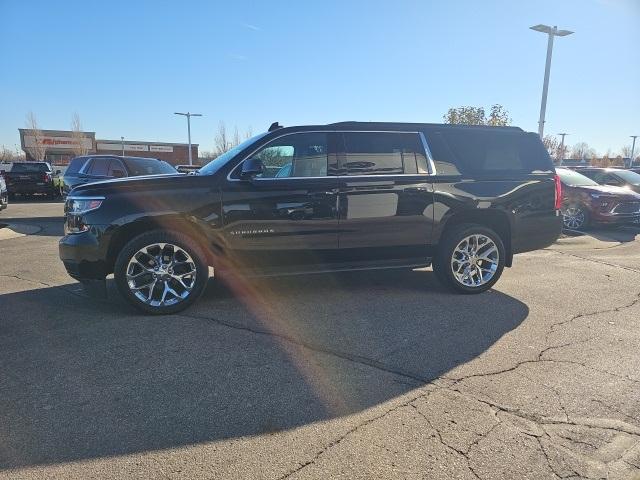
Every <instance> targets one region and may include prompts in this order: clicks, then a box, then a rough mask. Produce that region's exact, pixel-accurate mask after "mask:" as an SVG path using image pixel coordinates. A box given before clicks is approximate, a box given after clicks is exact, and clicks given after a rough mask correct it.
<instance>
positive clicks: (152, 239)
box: [114, 230, 209, 315]
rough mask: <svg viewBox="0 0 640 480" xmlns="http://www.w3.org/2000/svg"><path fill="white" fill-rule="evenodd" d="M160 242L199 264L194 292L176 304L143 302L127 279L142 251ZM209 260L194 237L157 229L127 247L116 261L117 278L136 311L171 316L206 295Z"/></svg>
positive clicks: (125, 296)
mask: <svg viewBox="0 0 640 480" xmlns="http://www.w3.org/2000/svg"><path fill="white" fill-rule="evenodd" d="M156 243H169V244H173V245H175V246H176V247H179V248H180V249H182V250H184V251H185V252H186V253H187V254H188V255H189V256H190V257H191V260H192V261H193V263H194V264H195V271H196V276H195V277H196V278H195V280H194V282H193V284H192V288H191V291H190V292H189V293H188V295H187V296H186V297H185V298H184V299H182V300H179V301H178V302H177V303H174V304H172V305H150V304H148V303H145V302H143V301H142V300H141V299H140V298H138V297H137V296H136V295H135V294H134V293H133V292H132V291H131V289H130V287H129V283H128V280H127V268H128V266H129V262H130V261H131V259H132V257H133V256H134V255H135V254H136V253H137V252H139V251H140V250H141V249H143V248H145V247H147V246H149V245H153V244H156ZM205 258H206V257H205V255H204V254H203V253H202V250H201V248H200V246H199V245H198V244H197V242H195V241H194V240H193V239H191V237H189V236H187V235H184V234H182V233H177V232H171V231H164V230H154V231H151V232H147V233H143V234H141V235H138V236H137V237H134V238H133V239H131V240H130V241H129V242H128V243H127V244H126V245H125V246H124V248H123V249H122V250H121V251H120V253H119V254H118V258H117V259H116V263H115V267H114V278H115V281H116V285H117V287H118V290H119V291H120V294H121V295H122V296H123V297H124V298H125V299H126V300H127V301H128V302H129V303H130V304H131V305H133V306H134V307H135V308H137V309H138V310H140V311H142V312H145V313H150V314H152V315H168V314H172V313H176V312H180V311H182V310H184V309H185V308H187V307H189V306H190V305H192V304H193V303H194V302H195V301H196V300H197V299H198V298H199V297H200V296H201V295H202V292H203V291H204V289H205V287H206V285H207V280H208V277H209V267H208V265H207V262H206V261H205ZM145 275H148V274H145ZM151 275H153V273H152V274H151ZM161 282H162V280H161ZM134 285H135V284H134ZM159 286H160V285H159ZM174 286H175V285H174Z"/></svg>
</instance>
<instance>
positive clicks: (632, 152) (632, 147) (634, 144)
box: [629, 135, 638, 167]
mask: <svg viewBox="0 0 640 480" xmlns="http://www.w3.org/2000/svg"><path fill="white" fill-rule="evenodd" d="M631 138H633V143H632V144H631V158H630V159H629V167H633V154H634V153H635V151H636V138H638V135H631Z"/></svg>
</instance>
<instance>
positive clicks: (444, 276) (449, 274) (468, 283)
mask: <svg viewBox="0 0 640 480" xmlns="http://www.w3.org/2000/svg"><path fill="white" fill-rule="evenodd" d="M504 261H505V249H504V244H503V243H502V240H501V239H500V236H499V235H498V234H497V233H496V232H494V231H493V230H491V229H490V228H486V227H483V226H481V225H473V224H461V225H456V226H455V227H453V228H452V229H451V230H449V231H447V232H446V233H445V234H444V236H443V238H442V240H441V241H440V245H439V247H438V251H437V253H436V256H435V258H434V260H433V270H434V272H435V273H436V275H437V276H438V278H439V279H440V281H441V282H442V283H444V284H445V285H446V286H447V287H449V288H451V289H453V290H455V291H458V292H461V293H480V292H484V291H485V290H488V289H489V288H491V287H492V286H493V285H494V284H495V283H496V282H497V281H498V279H499V278H500V275H501V274H502V270H503V269H504Z"/></svg>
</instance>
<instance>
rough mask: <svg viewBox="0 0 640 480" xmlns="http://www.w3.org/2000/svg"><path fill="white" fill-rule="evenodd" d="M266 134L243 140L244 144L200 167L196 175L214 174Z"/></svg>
mask: <svg viewBox="0 0 640 480" xmlns="http://www.w3.org/2000/svg"><path fill="white" fill-rule="evenodd" d="M267 133H269V132H264V133H260V134H258V135H255V136H253V137H251V138H249V139H248V140H245V141H244V142H242V143H240V144H239V145H236V146H235V147H233V148H232V149H231V150H227V151H226V152H224V153H223V154H222V155H219V156H217V157H216V158H214V159H213V160H211V161H210V162H209V163H207V164H206V165H205V166H204V167H202V168H201V169H200V170H198V173H199V174H201V175H212V174H214V173H216V172H217V171H218V169H219V168H220V167H222V166H223V165H225V164H226V163H227V162H228V161H229V160H231V159H232V158H233V157H235V156H236V155H237V154H238V153H240V152H241V151H242V150H244V149H245V148H247V147H248V146H249V145H251V144H252V143H254V142H257V141H258V140H260V139H261V138H262V137H264V136H265V135H267Z"/></svg>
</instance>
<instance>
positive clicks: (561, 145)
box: [558, 133, 569, 165]
mask: <svg viewBox="0 0 640 480" xmlns="http://www.w3.org/2000/svg"><path fill="white" fill-rule="evenodd" d="M558 135H560V136H561V137H562V141H561V142H560V152H559V153H560V155H561V158H560V159H559V160H560V165H562V161H563V160H564V137H566V136H567V135H569V134H568V133H559V134H558Z"/></svg>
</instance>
